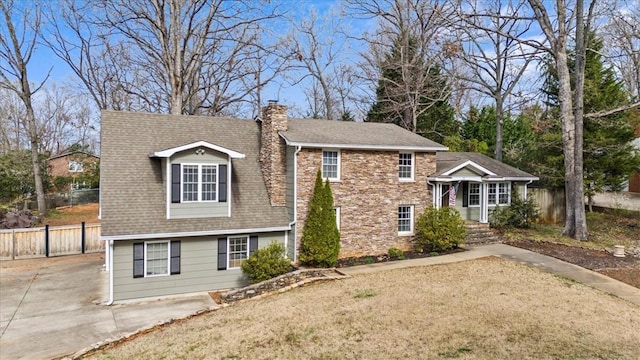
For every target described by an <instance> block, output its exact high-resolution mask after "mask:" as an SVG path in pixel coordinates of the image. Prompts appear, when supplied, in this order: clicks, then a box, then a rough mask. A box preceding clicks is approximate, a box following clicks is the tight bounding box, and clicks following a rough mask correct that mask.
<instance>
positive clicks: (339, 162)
mask: <svg viewBox="0 0 640 360" xmlns="http://www.w3.org/2000/svg"><path fill="white" fill-rule="evenodd" d="M325 151H328V152H329V151H330V152H335V153H337V154H338V163H337V164H336V167H337V170H336V177H334V178H331V177H326V176H324V153H325ZM321 156H322V160H321V162H322V163H321V165H320V166H321V171H322V178H323V179H329V181H340V167H341V166H340V165H341V162H342V154H341V151H340V149H322V155H321Z"/></svg>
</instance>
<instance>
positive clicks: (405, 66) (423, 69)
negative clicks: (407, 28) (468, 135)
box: [366, 34, 460, 143]
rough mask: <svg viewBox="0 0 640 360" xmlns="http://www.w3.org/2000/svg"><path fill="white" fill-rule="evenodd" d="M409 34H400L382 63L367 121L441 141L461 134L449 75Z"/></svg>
mask: <svg viewBox="0 0 640 360" xmlns="http://www.w3.org/2000/svg"><path fill="white" fill-rule="evenodd" d="M407 37H409V35H407V34H399V36H398V39H397V40H396V41H395V43H394V46H393V48H392V49H391V52H390V53H389V54H387V56H386V58H385V59H384V61H383V62H382V64H381V65H380V66H381V76H380V79H379V80H378V88H377V89H376V102H375V104H373V106H372V107H371V109H370V110H369V113H368V114H367V119H366V120H367V121H372V122H388V123H393V124H396V125H398V126H401V127H403V128H405V129H407V130H409V131H412V132H415V133H417V134H419V135H422V136H424V137H426V138H429V139H431V140H433V141H436V142H439V143H442V142H443V141H444V138H445V137H447V136H459V135H460V124H459V123H458V122H457V121H456V120H455V118H454V109H453V107H452V106H451V105H450V104H449V100H448V94H449V86H448V84H447V81H446V78H445V77H444V76H443V75H442V74H441V72H440V67H439V66H436V65H433V64H430V63H428V62H427V61H425V59H423V57H422V55H421V54H420V53H419V51H418V46H417V41H416V40H415V39H413V38H410V37H409V38H408V39H407ZM405 43H406V44H408V45H406V46H405V45H404V44H405Z"/></svg>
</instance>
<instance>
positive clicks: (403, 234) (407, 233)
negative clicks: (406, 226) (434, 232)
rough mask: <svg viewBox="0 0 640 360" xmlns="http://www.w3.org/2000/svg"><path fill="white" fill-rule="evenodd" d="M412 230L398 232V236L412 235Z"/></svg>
mask: <svg viewBox="0 0 640 360" xmlns="http://www.w3.org/2000/svg"><path fill="white" fill-rule="evenodd" d="M413 235H414V234H413V232H399V233H398V236H413Z"/></svg>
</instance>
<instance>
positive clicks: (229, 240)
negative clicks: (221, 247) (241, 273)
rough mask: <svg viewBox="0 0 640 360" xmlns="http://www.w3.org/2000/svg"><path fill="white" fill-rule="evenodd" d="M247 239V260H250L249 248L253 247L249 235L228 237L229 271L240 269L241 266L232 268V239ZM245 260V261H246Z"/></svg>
mask: <svg viewBox="0 0 640 360" xmlns="http://www.w3.org/2000/svg"><path fill="white" fill-rule="evenodd" d="M232 238H233V239H238V238H245V239H246V240H247V258H246V259H248V258H249V251H250V249H249V247H250V246H251V243H250V241H251V238H250V237H249V235H233V236H227V270H233V269H240V266H236V267H231V239H232ZM246 259H245V260H246Z"/></svg>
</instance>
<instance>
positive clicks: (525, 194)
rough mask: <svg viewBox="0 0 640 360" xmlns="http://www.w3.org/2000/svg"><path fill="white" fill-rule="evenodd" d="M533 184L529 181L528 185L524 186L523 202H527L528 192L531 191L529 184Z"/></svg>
mask: <svg viewBox="0 0 640 360" xmlns="http://www.w3.org/2000/svg"><path fill="white" fill-rule="evenodd" d="M532 182H533V180H529V182H528V183H526V184H524V199H523V200H527V196H528V195H527V190H528V189H529V184H531V183H532Z"/></svg>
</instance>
